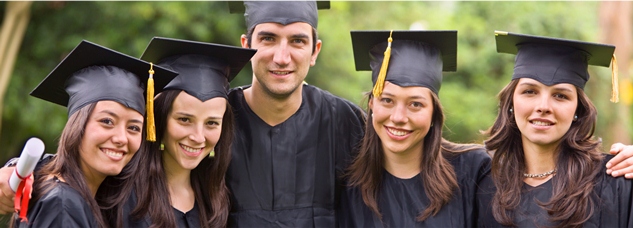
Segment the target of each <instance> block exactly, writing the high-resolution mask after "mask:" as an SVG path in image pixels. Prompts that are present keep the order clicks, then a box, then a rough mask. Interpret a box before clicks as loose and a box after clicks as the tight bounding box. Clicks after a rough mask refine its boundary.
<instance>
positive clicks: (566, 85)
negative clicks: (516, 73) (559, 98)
mask: <svg viewBox="0 0 633 228" xmlns="http://www.w3.org/2000/svg"><path fill="white" fill-rule="evenodd" d="M520 86H538V87H543V88H552V89H568V90H571V91H572V92H576V86H574V85H572V84H570V83H558V84H554V85H551V86H548V85H545V84H543V83H541V82H539V81H537V80H534V79H531V78H520V79H519V82H518V84H517V87H520Z"/></svg>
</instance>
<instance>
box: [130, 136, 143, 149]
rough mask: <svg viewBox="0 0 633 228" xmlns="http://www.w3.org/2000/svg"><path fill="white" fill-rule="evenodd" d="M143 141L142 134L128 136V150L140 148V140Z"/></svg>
mask: <svg viewBox="0 0 633 228" xmlns="http://www.w3.org/2000/svg"><path fill="white" fill-rule="evenodd" d="M142 141H143V134H135V135H130V136H128V142H129V143H128V144H129V145H130V146H129V147H130V148H129V150H130V152H136V151H138V149H139V148H141V142H142Z"/></svg>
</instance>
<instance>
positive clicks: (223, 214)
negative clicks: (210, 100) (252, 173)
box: [107, 90, 234, 227]
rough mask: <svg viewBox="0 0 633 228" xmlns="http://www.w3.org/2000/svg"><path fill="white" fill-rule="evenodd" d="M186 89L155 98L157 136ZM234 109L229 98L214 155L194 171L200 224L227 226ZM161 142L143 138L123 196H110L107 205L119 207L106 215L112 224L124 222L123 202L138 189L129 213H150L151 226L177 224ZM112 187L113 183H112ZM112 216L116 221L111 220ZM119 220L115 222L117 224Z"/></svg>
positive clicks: (161, 134) (204, 225)
mask: <svg viewBox="0 0 633 228" xmlns="http://www.w3.org/2000/svg"><path fill="white" fill-rule="evenodd" d="M181 92H184V91H181V90H166V91H164V92H162V93H161V94H160V95H159V96H157V97H156V99H155V100H154V103H155V108H156V112H155V113H156V120H157V124H156V138H157V139H162V138H163V135H164V134H165V132H166V131H167V129H166V127H167V119H168V117H169V114H170V112H171V108H172V104H173V102H174V100H175V99H176V97H177V96H178V95H179V94H180V93H181ZM233 122H234V120H233V112H232V108H231V107H230V105H229V104H228V102H227V107H226V111H225V112H224V116H223V118H222V133H221V135H220V139H219V140H218V143H217V144H216V146H215V148H214V151H215V156H214V157H213V158H211V157H208V156H207V157H205V158H204V159H203V160H202V161H201V162H200V164H198V166H197V167H196V168H194V169H193V170H192V171H191V186H192V188H193V190H194V194H195V201H196V204H197V205H198V209H199V210H200V226H201V227H224V226H226V223H227V219H228V215H229V209H230V208H229V195H228V194H229V191H228V188H227V187H226V184H225V180H224V176H225V174H226V170H227V169H228V166H229V162H230V160H231V154H230V153H231V151H230V147H231V142H232V139H233ZM159 147H160V142H159V141H157V142H148V141H143V144H142V145H141V150H140V151H139V153H138V154H139V155H138V156H136V157H138V159H133V160H132V162H130V163H129V165H128V166H130V169H129V170H126V173H125V174H123V175H122V176H124V177H122V178H132V179H131V180H130V181H125V183H124V184H123V187H122V188H118V189H117V190H118V192H122V194H120V196H116V197H113V198H111V199H109V200H108V201H109V202H108V205H109V206H111V207H116V210H115V211H110V212H109V213H108V214H107V216H109V217H108V218H109V219H111V224H110V225H112V226H116V227H121V226H122V225H123V223H122V222H123V221H122V219H123V206H122V205H123V204H125V202H126V201H127V200H128V198H129V197H130V195H131V194H132V192H135V193H136V196H137V204H136V207H135V208H134V209H133V210H132V211H131V214H130V216H132V217H133V218H135V219H142V218H143V217H144V216H146V215H148V216H149V218H150V220H151V221H152V227H175V226H176V218H175V217H174V213H173V209H172V206H171V203H170V198H169V190H168V188H167V179H166V178H167V177H166V175H165V170H164V168H163V156H162V154H163V153H162V152H161V151H160V149H159ZM110 187H111V188H113V186H110ZM112 220H113V221H112ZM114 222H116V224H114Z"/></svg>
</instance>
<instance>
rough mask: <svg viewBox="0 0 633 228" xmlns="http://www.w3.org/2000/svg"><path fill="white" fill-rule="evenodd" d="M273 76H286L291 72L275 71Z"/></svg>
mask: <svg viewBox="0 0 633 228" xmlns="http://www.w3.org/2000/svg"><path fill="white" fill-rule="evenodd" d="M273 74H281V75H286V74H290V72H281V71H273Z"/></svg>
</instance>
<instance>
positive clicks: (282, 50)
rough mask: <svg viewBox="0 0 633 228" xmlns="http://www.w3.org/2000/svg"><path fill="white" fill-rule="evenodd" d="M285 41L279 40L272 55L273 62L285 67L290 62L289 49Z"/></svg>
mask: <svg viewBox="0 0 633 228" xmlns="http://www.w3.org/2000/svg"><path fill="white" fill-rule="evenodd" d="M289 48H290V47H289V46H288V44H287V42H281V43H280V44H279V45H278V46H277V50H275V55H274V56H273V62H274V63H275V64H277V65H278V66H280V67H285V66H287V65H288V64H290V50H289Z"/></svg>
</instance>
